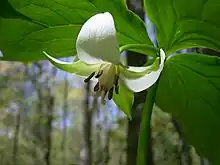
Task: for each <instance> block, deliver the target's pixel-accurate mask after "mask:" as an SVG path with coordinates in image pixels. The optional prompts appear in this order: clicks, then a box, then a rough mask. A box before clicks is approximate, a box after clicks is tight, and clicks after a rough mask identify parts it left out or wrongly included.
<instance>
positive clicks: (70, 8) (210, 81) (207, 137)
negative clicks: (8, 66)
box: [0, 0, 220, 165]
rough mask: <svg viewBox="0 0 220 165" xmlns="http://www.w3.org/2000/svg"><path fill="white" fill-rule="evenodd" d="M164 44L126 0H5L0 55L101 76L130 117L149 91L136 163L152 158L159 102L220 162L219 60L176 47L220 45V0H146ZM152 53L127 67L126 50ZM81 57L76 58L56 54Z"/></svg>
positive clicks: (104, 91)
mask: <svg viewBox="0 0 220 165" xmlns="http://www.w3.org/2000/svg"><path fill="white" fill-rule="evenodd" d="M144 6H145V12H146V15H147V17H148V18H149V19H150V21H151V22H152V23H153V24H154V26H155V28H156V38H157V42H158V47H155V46H154V45H153V43H152V42H151V40H150V38H149V37H148V34H147V32H146V25H145V23H144V22H143V21H142V20H141V19H140V18H139V17H138V16H137V15H135V14H134V13H132V12H131V11H129V10H128V8H127V6H126V4H125V1H124V0H80V1H78V0H54V1H47V0H38V1H33V0H22V1H20V0H2V1H1V2H0V50H1V52H2V54H3V56H1V57H0V59H1V60H7V61H23V62H30V61H38V60H45V59H48V60H50V62H51V63H52V64H53V65H55V66H56V67H58V68H59V69H62V70H64V71H67V72H70V73H73V74H77V75H80V76H83V77H85V79H84V80H85V82H88V81H90V80H94V81H97V83H96V84H95V85H94V87H93V88H94V91H95V92H96V93H97V96H100V97H101V98H102V103H103V104H104V103H105V101H106V99H112V98H113V100H114V102H115V103H116V104H117V105H118V107H119V108H120V109H121V110H122V111H123V112H124V113H125V114H126V115H127V116H128V117H131V107H132V104H133V94H134V93H135V92H140V91H142V90H148V94H147V97H146V102H145V106H144V108H143V115H142V123H141V131H140V139H139V148H138V162H137V164H138V165H142V164H146V163H145V162H146V161H147V160H146V159H147V158H146V152H147V147H146V146H147V139H148V132H149V127H150V118H151V112H152V108H153V105H154V103H155V104H157V105H158V106H159V107H160V108H161V109H162V110H163V111H166V112H169V113H171V114H172V115H173V116H174V117H175V118H176V119H177V120H178V121H179V122H180V123H181V125H182V127H183V130H184V133H185V134H186V137H187V139H188V141H189V143H190V144H192V145H193V146H195V148H196V150H197V152H198V153H199V154H200V155H201V156H204V157H207V158H208V159H209V160H210V161H211V162H212V164H214V165H215V164H220V158H219V153H220V131H219V129H217V128H218V126H219V125H220V104H219V101H220V58H219V57H217V56H210V55H207V54H201V53H192V52H191V53H176V52H177V51H179V52H181V50H183V49H186V48H209V49H212V50H215V51H220V33H219V32H220V18H219V17H216V16H218V15H219V14H220V1H219V0H210V1H204V0H194V1H191V0H184V1H183V0H172V1H171V0H144ZM127 50H129V51H134V52H138V53H142V54H143V55H146V56H151V57H152V58H153V61H154V62H153V63H152V64H151V65H148V66H141V67H133V66H125V65H123V64H122V62H121V61H120V54H121V53H122V52H123V51H127ZM67 56H76V57H75V60H74V61H73V62H63V61H60V60H59V59H58V58H60V57H67Z"/></svg>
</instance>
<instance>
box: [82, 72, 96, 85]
mask: <svg viewBox="0 0 220 165" xmlns="http://www.w3.org/2000/svg"><path fill="white" fill-rule="evenodd" d="M94 75H95V72H92V74H90V76H89V77H87V78H86V79H85V80H84V82H85V83H87V82H89V80H91V78H92V77H93V76H94Z"/></svg>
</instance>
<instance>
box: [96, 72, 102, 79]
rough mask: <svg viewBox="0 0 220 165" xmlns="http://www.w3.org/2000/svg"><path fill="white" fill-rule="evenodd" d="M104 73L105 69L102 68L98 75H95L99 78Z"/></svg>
mask: <svg viewBox="0 0 220 165" xmlns="http://www.w3.org/2000/svg"><path fill="white" fill-rule="evenodd" d="M102 73H103V70H100V71H99V72H98V73H97V75H96V76H95V78H99V77H100V76H101V75H102Z"/></svg>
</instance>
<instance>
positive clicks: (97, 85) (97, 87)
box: [93, 82, 99, 92]
mask: <svg viewBox="0 0 220 165" xmlns="http://www.w3.org/2000/svg"><path fill="white" fill-rule="evenodd" d="M93 90H94V92H97V91H98V90H99V82H97V84H96V85H95V87H94V89H93Z"/></svg>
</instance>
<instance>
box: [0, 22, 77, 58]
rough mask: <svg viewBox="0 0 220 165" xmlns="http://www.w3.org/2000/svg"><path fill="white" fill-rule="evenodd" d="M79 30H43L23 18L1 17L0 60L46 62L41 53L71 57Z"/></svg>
mask: <svg viewBox="0 0 220 165" xmlns="http://www.w3.org/2000/svg"><path fill="white" fill-rule="evenodd" d="M15 27H16V28H15ZM80 27H81V26H78V25H60V26H52V27H48V28H45V27H44V26H42V25H39V24H36V23H34V22H30V21H27V20H23V19H13V18H12V19H5V18H0V36H1V38H0V50H1V51H2V52H3V55H4V58H3V60H15V61H16V60H19V61H36V60H41V59H45V56H44V54H43V53H42V51H47V52H52V53H53V55H54V56H56V57H64V56H71V55H72V56H73V55H74V50H75V47H74V42H75V40H76V36H77V34H78V31H79V30H80Z"/></svg>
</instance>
